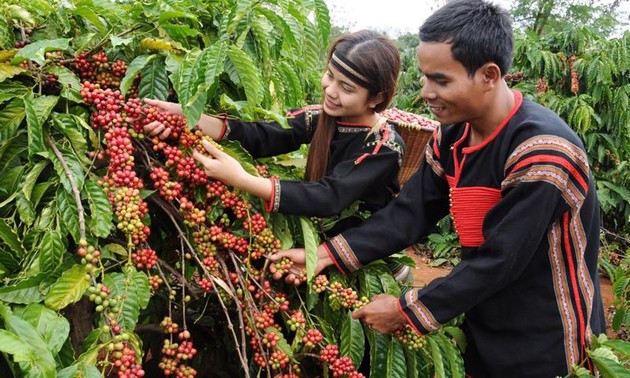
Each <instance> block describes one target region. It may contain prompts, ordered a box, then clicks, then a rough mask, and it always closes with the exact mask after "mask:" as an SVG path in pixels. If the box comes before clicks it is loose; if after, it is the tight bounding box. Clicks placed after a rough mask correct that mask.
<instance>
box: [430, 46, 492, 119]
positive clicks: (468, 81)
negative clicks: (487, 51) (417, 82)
mask: <svg viewBox="0 0 630 378" xmlns="http://www.w3.org/2000/svg"><path fill="white" fill-rule="evenodd" d="M418 67H419V68H420V72H421V73H422V74H423V85H422V98H423V99H424V100H425V101H426V102H427V104H428V105H429V108H430V109H431V112H432V113H433V114H434V115H435V117H436V118H437V120H438V121H440V123H442V124H443V125H450V124H453V123H458V122H474V120H475V119H477V118H478V117H481V116H483V113H484V98H485V96H484V86H483V84H482V80H481V74H480V73H479V72H480V70H477V72H476V73H475V75H474V76H472V77H470V76H469V75H468V72H467V71H466V68H464V66H463V65H462V64H461V63H460V62H459V61H456V60H455V59H454V58H453V54H452V52H451V44H449V43H435V42H420V45H419V46H418Z"/></svg>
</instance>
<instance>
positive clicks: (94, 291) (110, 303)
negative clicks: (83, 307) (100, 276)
mask: <svg viewBox="0 0 630 378" xmlns="http://www.w3.org/2000/svg"><path fill="white" fill-rule="evenodd" d="M87 292H88V299H89V300H90V302H93V303H94V304H95V305H96V308H95V309H94V310H95V311H96V312H103V311H105V310H107V311H111V312H112V313H116V312H118V311H120V306H118V300H117V299H116V298H110V297H109V295H110V294H111V292H110V290H109V288H108V287H107V286H105V285H103V284H101V283H98V284H96V285H92V286H90V287H88V290H87ZM110 327H111V324H110Z"/></svg>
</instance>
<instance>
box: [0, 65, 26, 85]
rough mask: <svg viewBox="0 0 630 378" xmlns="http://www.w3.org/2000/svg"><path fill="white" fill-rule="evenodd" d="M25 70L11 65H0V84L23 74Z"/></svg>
mask: <svg viewBox="0 0 630 378" xmlns="http://www.w3.org/2000/svg"><path fill="white" fill-rule="evenodd" d="M26 71H27V69H26V68H22V67H20V66H14V65H12V64H6V63H0V83H2V82H3V81H5V80H6V79H10V78H12V77H13V76H15V75H19V74H21V73H23V72H26Z"/></svg>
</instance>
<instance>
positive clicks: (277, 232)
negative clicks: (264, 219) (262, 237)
mask: <svg viewBox="0 0 630 378" xmlns="http://www.w3.org/2000/svg"><path fill="white" fill-rule="evenodd" d="M268 223H269V224H270V227H271V229H272V230H273V234H274V236H275V237H276V238H278V240H280V242H281V243H282V246H281V247H280V249H281V250H283V249H289V248H291V247H293V245H294V241H293V235H292V233H291V228H290V227H289V221H288V219H287V217H286V216H285V215H283V214H280V213H270V214H269V222H268Z"/></svg>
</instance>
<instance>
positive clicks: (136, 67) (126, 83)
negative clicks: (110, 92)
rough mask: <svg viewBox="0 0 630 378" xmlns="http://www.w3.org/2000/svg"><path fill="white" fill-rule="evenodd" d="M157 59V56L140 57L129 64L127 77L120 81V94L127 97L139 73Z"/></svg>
mask: <svg viewBox="0 0 630 378" xmlns="http://www.w3.org/2000/svg"><path fill="white" fill-rule="evenodd" d="M155 58H157V55H138V56H137V57H135V58H134V59H133V61H131V63H129V66H128V67H127V72H126V73H125V77H123V79H122V80H121V81H120V92H121V93H122V95H123V96H126V95H127V92H128V91H129V88H131V85H132V84H133V81H134V80H135V79H136V76H137V75H138V73H139V72H140V71H142V69H143V68H144V67H145V66H146V65H147V64H149V63H150V62H151V61H152V60H153V59H155Z"/></svg>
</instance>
